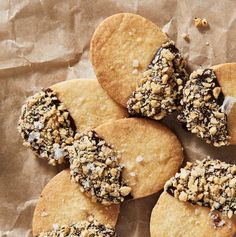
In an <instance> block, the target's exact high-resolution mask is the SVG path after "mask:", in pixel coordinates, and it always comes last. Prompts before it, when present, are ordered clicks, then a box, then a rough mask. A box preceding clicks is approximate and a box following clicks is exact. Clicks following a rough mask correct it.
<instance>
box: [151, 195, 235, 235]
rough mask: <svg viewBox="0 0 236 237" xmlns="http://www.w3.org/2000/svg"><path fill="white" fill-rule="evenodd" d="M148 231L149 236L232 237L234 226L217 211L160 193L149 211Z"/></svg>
mask: <svg viewBox="0 0 236 237" xmlns="http://www.w3.org/2000/svg"><path fill="white" fill-rule="evenodd" d="M150 229H151V237H190V236H191V237H233V234H234V232H235V225H234V223H233V222H232V221H231V220H229V219H228V218H227V217H224V216H222V215H221V214H220V213H219V212H216V211H214V212H211V213H210V209H209V208H207V207H200V206H197V205H192V204H190V203H185V202H180V201H179V200H177V199H176V198H174V197H172V196H170V195H169V194H167V193H166V192H164V193H163V194H162V195H161V196H160V198H159V200H158V202H157V204H156V206H155V207H154V209H153V211H152V215H151V221H150Z"/></svg>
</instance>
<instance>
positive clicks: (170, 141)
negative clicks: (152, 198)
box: [68, 118, 183, 205]
mask: <svg viewBox="0 0 236 237" xmlns="http://www.w3.org/2000/svg"><path fill="white" fill-rule="evenodd" d="M68 151H69V156H70V163H71V166H70V168H71V175H72V178H73V180H74V181H75V182H78V183H79V184H80V186H81V190H82V191H83V192H85V193H86V194H87V195H89V196H90V197H92V200H93V201H98V202H101V203H102V204H104V205H110V204H112V203H120V202H122V201H124V200H125V199H126V198H131V197H132V198H140V197H145V196H148V195H151V194H153V193H155V192H158V191H159V190H161V189H162V188H163V186H164V184H165V182H166V181H167V180H168V179H169V178H170V177H171V176H173V175H174V174H175V173H176V172H177V170H178V168H179V166H180V165H181V162H182V159H183V151H182V146H181V144H180V142H179V140H178V139H177V137H176V136H175V135H174V134H173V133H172V132H171V131H170V130H169V129H168V128H166V127H165V126H164V125H161V124H159V123H157V122H154V121H151V120H146V119H138V118H128V119H120V120H117V121H115V122H110V123H105V124H103V125H100V126H99V127H97V128H96V129H94V130H93V131H89V132H86V133H82V134H78V136H76V138H75V142H74V144H73V146H70V148H68Z"/></svg>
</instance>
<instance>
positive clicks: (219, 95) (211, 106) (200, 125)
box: [178, 63, 236, 147]
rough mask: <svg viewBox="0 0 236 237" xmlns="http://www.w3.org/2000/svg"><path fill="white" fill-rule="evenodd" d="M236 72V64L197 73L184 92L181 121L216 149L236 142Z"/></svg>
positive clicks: (194, 73) (222, 65) (191, 77)
mask: <svg viewBox="0 0 236 237" xmlns="http://www.w3.org/2000/svg"><path fill="white" fill-rule="evenodd" d="M234 69H236V63H229V64H221V65H217V66H214V67H212V68H207V69H204V70H197V71H195V72H193V73H192V74H191V75H190V80H189V81H187V83H186V85H185V87H184V90H183V98H182V100H181V104H182V105H183V111H182V113H181V114H180V115H179V116H178V119H179V121H180V122H181V123H183V124H184V127H185V128H186V129H187V130H188V131H191V132H192V133H195V134H196V135H197V136H198V137H200V138H202V139H204V140H205V141H206V142H207V143H211V144H213V145H214V146H216V147H219V146H224V145H229V144H235V142H236V125H235V121H236V120H235V118H236V94H235V92H234V88H235V87H236V80H234V78H235V73H234V71H233V70H234ZM234 84H235V86H234Z"/></svg>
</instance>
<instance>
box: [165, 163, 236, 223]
mask: <svg viewBox="0 0 236 237" xmlns="http://www.w3.org/2000/svg"><path fill="white" fill-rule="evenodd" d="M235 188H236V165H231V164H227V163H225V162H221V161H219V160H211V159H204V160H203V161H199V160H198V161H196V163H190V162H187V165H186V166H185V167H184V168H182V169H181V170H180V172H179V173H177V174H176V175H175V176H174V177H172V178H171V179H170V180H169V181H167V182H166V184H165V190H166V191H167V192H168V193H169V194H171V195H173V196H174V197H176V198H178V199H179V200H180V201H184V202H187V201H188V202H191V203H192V204H197V205H200V206H205V207H209V208H211V210H212V211H214V210H218V211H220V212H222V213H223V214H224V215H227V216H228V218H231V217H232V215H233V214H236V192H235ZM219 222H220V221H219ZM218 224H220V225H221V224H222V223H218Z"/></svg>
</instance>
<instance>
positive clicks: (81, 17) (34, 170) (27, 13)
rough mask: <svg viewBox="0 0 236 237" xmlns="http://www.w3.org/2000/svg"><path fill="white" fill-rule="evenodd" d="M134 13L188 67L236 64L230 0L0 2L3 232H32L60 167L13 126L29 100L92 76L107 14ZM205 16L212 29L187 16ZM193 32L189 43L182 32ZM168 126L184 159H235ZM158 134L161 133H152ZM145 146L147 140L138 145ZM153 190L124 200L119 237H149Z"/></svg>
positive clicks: (232, 152) (10, 235)
mask: <svg viewBox="0 0 236 237" xmlns="http://www.w3.org/2000/svg"><path fill="white" fill-rule="evenodd" d="M118 12H133V13H138V14H140V15H142V16H144V17H147V18H148V19H150V20H152V21H153V22H155V23H156V24H157V25H159V26H160V27H162V29H163V30H164V31H165V32H166V33H168V35H169V36H170V37H171V38H172V39H173V40H175V41H176V43H177V46H178V48H179V49H180V50H181V52H182V53H183V55H184V56H185V57H187V59H188V62H189V68H190V70H192V69H196V68H198V67H201V66H202V67H205V66H211V65H214V64H219V63H225V62H233V61H236V52H235V51H236V44H235V39H236V1H235V0H224V1H220V0H181V1H177V0H158V1H157V0H156V1H155V0H129V1H127V0H119V1H118V0H96V1H92V0H81V1H79V0H78V1H76V0H67V1H65V0H1V1H0V106H1V110H0V236H2V237H15V236H17V237H19V236H31V235H32V234H31V220H32V214H33V211H34V207H35V205H36V202H37V199H38V197H39V195H40V192H41V191H42V189H43V187H44V186H45V185H46V183H47V182H48V181H49V180H50V179H51V178H52V177H53V176H54V175H55V174H56V173H57V172H59V170H60V169H62V168H63V167H56V168H55V167H51V166H48V165H47V162H45V161H43V160H39V159H36V158H34V156H33V154H32V153H31V151H29V150H27V149H26V148H25V147H23V146H22V140H21V138H20V136H19V134H18V132H17V130H16V126H17V120H18V117H19V114H20V108H21V105H22V103H23V102H24V101H25V99H26V97H28V96H30V95H32V94H33V93H35V92H36V91H38V90H39V89H40V88H42V87H47V86H49V85H51V84H53V83H56V82H59V81H62V80H68V79H72V78H79V77H88V78H94V77H95V76H94V73H93V70H92V67H91V64H90V63H89V61H88V51H89V42H90V39H91V36H92V34H93V32H94V30H95V28H96V26H97V25H98V23H99V22H101V21H102V20H103V19H104V18H106V17H108V16H110V15H112V14H114V13H118ZM194 17H205V18H206V19H207V20H208V22H209V24H210V28H209V29H207V30H203V31H199V30H197V29H196V28H195V27H194V25H193V23H192V20H193V18H194ZM184 33H187V34H189V36H190V42H189V43H187V42H186V41H184V39H183V38H182V34H184ZM165 123H166V124H167V125H168V126H169V127H171V128H172V129H173V130H174V131H175V132H176V133H177V134H178V136H179V138H180V139H181V141H182V143H183V146H184V148H185V160H195V159H203V158H205V157H206V156H207V155H210V156H211V157H212V158H219V159H221V160H226V161H229V162H235V163H236V161H235V160H236V147H235V146H234V147H233V146H229V147H224V148H213V147H212V146H210V145H206V144H205V143H204V142H202V141H200V140H199V139H197V138H196V137H194V136H193V135H191V134H189V133H186V132H185V131H183V130H182V129H181V128H180V127H179V126H178V125H177V123H176V121H175V120H174V117H173V116H172V117H170V118H168V119H166V120H165ZM157 139H158V138H157ZM143 145H144V146H145V144H143ZM157 198H158V194H155V195H152V196H150V197H147V198H143V199H140V200H136V201H129V202H126V203H124V204H122V209H121V214H120V217H119V221H118V225H117V232H118V236H120V237H131V236H132V237H149V236H150V235H149V218H150V213H151V210H152V208H153V206H154V205H155V203H156V201H157Z"/></svg>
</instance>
